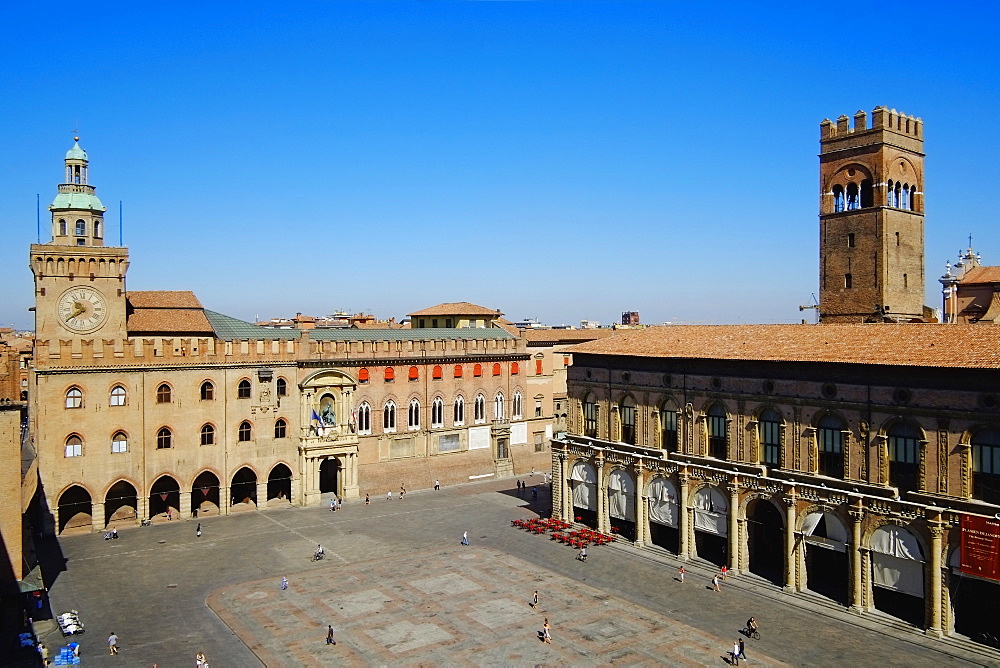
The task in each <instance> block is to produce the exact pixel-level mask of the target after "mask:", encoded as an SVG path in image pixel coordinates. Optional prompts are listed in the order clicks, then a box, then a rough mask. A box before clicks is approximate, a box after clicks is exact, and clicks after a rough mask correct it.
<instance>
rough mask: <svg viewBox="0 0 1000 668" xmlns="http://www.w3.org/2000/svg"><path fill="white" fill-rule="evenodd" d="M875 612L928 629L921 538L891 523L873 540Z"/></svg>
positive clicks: (875, 535)
mask: <svg viewBox="0 0 1000 668" xmlns="http://www.w3.org/2000/svg"><path fill="white" fill-rule="evenodd" d="M870 547H871V560H872V600H873V601H874V603H875V609H876V610H881V611H882V612H885V613H888V614H890V615H892V616H893V617H898V618H899V619H902V620H903V621H906V622H909V623H911V624H913V625H915V626H919V627H923V626H924V553H923V550H922V549H921V548H920V543H919V542H918V541H917V537H916V536H914V535H913V534H912V533H910V531H909V530H907V529H906V528H904V527H901V526H898V525H896V524H887V525H885V526H881V527H879V528H878V529H876V530H875V533H873V534H872V537H871V540H870Z"/></svg>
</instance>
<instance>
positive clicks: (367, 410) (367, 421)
mask: <svg viewBox="0 0 1000 668" xmlns="http://www.w3.org/2000/svg"><path fill="white" fill-rule="evenodd" d="M358 433H359V434H370V433H372V407H371V404H369V403H368V402H367V401H364V402H362V403H361V405H360V406H358Z"/></svg>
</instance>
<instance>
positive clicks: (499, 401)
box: [493, 392, 506, 420]
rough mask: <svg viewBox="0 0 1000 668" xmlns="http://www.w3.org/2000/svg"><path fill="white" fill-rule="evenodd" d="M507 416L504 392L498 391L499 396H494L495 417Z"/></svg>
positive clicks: (501, 418)
mask: <svg viewBox="0 0 1000 668" xmlns="http://www.w3.org/2000/svg"><path fill="white" fill-rule="evenodd" d="M505 417H506V415H505V414H504V398H503V393H502V392H497V396H495V397H493V418H494V419H496V420H503V419H504V418H505Z"/></svg>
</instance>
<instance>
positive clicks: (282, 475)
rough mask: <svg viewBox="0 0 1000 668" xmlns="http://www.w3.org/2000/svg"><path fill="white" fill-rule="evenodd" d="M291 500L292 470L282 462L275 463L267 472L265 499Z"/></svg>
mask: <svg viewBox="0 0 1000 668" xmlns="http://www.w3.org/2000/svg"><path fill="white" fill-rule="evenodd" d="M271 499H277V500H279V501H288V502H291V500H292V470H291V469H290V468H288V467H287V466H285V465H284V464H276V465H275V466H274V468H272V469H271V472H270V473H268V474H267V500H268V501H270V500H271Z"/></svg>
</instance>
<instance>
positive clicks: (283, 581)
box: [281, 577, 288, 590]
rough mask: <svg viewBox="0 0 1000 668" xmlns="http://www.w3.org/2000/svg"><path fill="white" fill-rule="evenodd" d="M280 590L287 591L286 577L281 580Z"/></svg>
mask: <svg viewBox="0 0 1000 668" xmlns="http://www.w3.org/2000/svg"><path fill="white" fill-rule="evenodd" d="M281 589H282V590H285V589H288V578H286V577H282V578H281Z"/></svg>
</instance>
